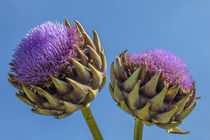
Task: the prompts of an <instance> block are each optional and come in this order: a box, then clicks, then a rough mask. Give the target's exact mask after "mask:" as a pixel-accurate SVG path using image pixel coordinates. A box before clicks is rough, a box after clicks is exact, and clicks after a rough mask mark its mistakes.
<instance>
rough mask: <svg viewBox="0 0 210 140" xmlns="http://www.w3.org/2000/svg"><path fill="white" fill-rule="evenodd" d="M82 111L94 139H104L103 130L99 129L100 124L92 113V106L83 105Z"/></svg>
mask: <svg viewBox="0 0 210 140" xmlns="http://www.w3.org/2000/svg"><path fill="white" fill-rule="evenodd" d="M81 112H82V115H83V117H84V118H85V121H86V123H87V125H88V127H89V129H90V132H91V134H92V136H93V138H94V140H103V137H102V135H101V132H100V131H99V129H98V126H97V124H96V122H95V119H94V118H93V114H92V113H91V110H90V108H89V107H83V108H81Z"/></svg>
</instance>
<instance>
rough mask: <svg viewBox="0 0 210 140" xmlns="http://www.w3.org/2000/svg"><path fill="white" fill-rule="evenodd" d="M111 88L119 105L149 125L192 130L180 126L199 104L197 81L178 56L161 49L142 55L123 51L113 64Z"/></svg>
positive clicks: (171, 130)
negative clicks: (193, 79) (194, 80)
mask: <svg viewBox="0 0 210 140" xmlns="http://www.w3.org/2000/svg"><path fill="white" fill-rule="evenodd" d="M109 89H110V93H111V96H112V98H113V100H114V101H115V102H117V105H118V106H119V107H120V108H121V109H122V110H124V111H125V112H127V113H128V114H131V115H132V116H134V117H135V118H138V119H140V120H141V121H142V122H143V123H144V124H145V125H153V124H155V125H157V126H158V127H160V128H163V129H166V130H167V132H169V133H174V134H186V133H189V132H182V131H181V130H179V129H178V128H176V127H177V126H179V125H180V124H181V123H182V120H183V119H185V118H186V117H187V116H188V115H189V114H190V113H191V112H192V110H193V109H194V107H195V106H196V102H194V100H195V98H196V95H195V94H196V93H195V82H193V81H192V78H191V76H190V75H189V73H188V71H187V70H186V64H185V63H184V62H183V61H182V60H180V59H179V58H177V57H176V56H175V55H173V54H171V53H169V52H165V51H163V50H159V49H154V50H153V51H151V52H143V53H142V54H140V55H130V54H126V52H123V53H122V54H121V55H120V56H117V57H116V65H115V66H114V62H113V63H112V65H111V69H110V84H109Z"/></svg>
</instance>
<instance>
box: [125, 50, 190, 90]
mask: <svg viewBox="0 0 210 140" xmlns="http://www.w3.org/2000/svg"><path fill="white" fill-rule="evenodd" d="M126 59H127V61H128V63H134V64H136V65H139V66H140V65H142V64H145V62H146V64H147V66H148V69H149V70H150V71H152V72H154V73H155V72H157V71H158V70H159V69H161V75H162V76H163V77H164V78H165V79H166V81H167V82H168V83H169V84H170V85H174V84H176V83H177V82H178V80H180V87H181V88H182V89H183V90H186V91H189V90H190V89H191V88H192V87H193V81H192V77H191V75H190V74H189V72H188V71H187V69H186V63H185V62H184V61H182V60H181V59H179V58H178V57H177V56H175V55H174V54H171V53H169V52H166V51H163V50H161V49H154V50H153V51H151V52H143V53H141V54H140V55H127V57H126Z"/></svg>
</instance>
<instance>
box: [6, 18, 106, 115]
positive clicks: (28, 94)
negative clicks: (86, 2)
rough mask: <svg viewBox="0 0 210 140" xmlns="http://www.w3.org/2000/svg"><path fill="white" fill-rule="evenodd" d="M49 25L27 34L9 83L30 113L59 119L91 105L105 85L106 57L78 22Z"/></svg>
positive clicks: (14, 56) (16, 56)
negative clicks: (30, 110)
mask: <svg viewBox="0 0 210 140" xmlns="http://www.w3.org/2000/svg"><path fill="white" fill-rule="evenodd" d="M75 24H76V26H75V27H71V25H70V24H69V22H68V21H67V20H65V26H63V25H62V24H59V23H52V22H46V23H44V24H42V25H40V26H38V27H36V28H34V29H33V30H32V31H31V32H29V33H28V34H27V35H26V37H25V38H24V39H23V40H22V41H21V43H20V44H19V45H18V47H17V49H16V52H15V54H14V55H13V60H12V62H11V63H10V65H11V72H12V73H10V74H9V79H8V80H9V82H10V84H11V85H13V86H14V87H15V88H17V89H18V90H19V93H16V96H17V97H18V98H19V99H20V100H21V101H22V102H24V103H26V104H28V105H30V106H32V107H33V108H32V112H34V113H37V114H40V115H48V116H54V117H55V118H57V119H61V118H64V117H67V116H69V115H70V114H72V113H73V112H75V111H77V110H79V109H81V108H82V107H84V106H89V105H90V103H91V101H93V99H94V98H95V97H96V95H97V93H98V92H99V91H100V90H101V89H102V88H103V86H104V85H105V83H106V76H105V72H106V59H105V56H104V51H103V49H102V47H101V44H100V40H99V37H98V34H97V33H96V32H95V31H93V35H94V41H92V40H91V38H90V37H89V36H88V34H87V33H86V32H85V30H84V29H83V27H82V26H81V24H80V23H79V22H78V21H75Z"/></svg>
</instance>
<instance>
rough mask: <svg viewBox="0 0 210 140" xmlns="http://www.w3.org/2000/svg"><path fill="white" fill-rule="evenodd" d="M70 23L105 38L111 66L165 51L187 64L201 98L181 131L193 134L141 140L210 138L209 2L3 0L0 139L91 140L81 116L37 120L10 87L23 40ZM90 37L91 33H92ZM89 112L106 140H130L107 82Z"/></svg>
mask: <svg viewBox="0 0 210 140" xmlns="http://www.w3.org/2000/svg"><path fill="white" fill-rule="evenodd" d="M65 17H67V18H68V19H69V20H70V22H71V23H72V24H73V21H74V20H79V21H80V23H81V24H82V25H83V26H84V28H85V29H86V31H87V32H88V33H89V34H92V30H93V29H95V30H96V31H97V32H98V34H99V35H100V38H101V42H102V45H103V47H104V50H105V54H106V56H107V61H108V72H107V75H108V77H109V68H110V64H111V62H112V61H113V60H114V59H115V56H116V55H118V54H120V53H121V52H122V51H123V50H125V49H129V52H131V53H135V52H139V51H140V50H152V49H153V48H161V49H164V50H167V51H170V52H172V53H174V54H176V55H177V56H179V57H180V58H182V59H183V60H184V61H186V63H187V64H188V70H189V71H190V73H191V74H192V76H193V79H194V80H195V81H196V87H197V95H198V96H201V97H202V99H201V100H199V101H198V104H197V107H196V108H195V110H194V111H193V112H192V113H191V114H190V116H189V117H188V118H187V119H185V120H184V122H183V124H182V125H181V126H180V127H179V128H181V129H183V130H186V131H187V130H190V131H191V133H190V134H188V135H181V136H179V135H172V134H167V133H166V132H165V130H163V129H160V128H157V127H156V126H152V127H147V126H146V127H145V129H144V136H143V137H144V140H160V139H161V140H177V139H180V140H197V139H199V140H209V138H210V109H209V106H210V93H209V92H210V90H209V88H210V82H209V79H210V76H209V72H210V1H209V0H135V1H134V0H127V1H126V0H103V1H102V0H74V1H73V0H54V1H53V0H0V48H1V51H0V62H1V63H0V64H1V69H0V73H1V74H0V91H1V93H0V108H1V109H0V139H1V140H91V139H92V136H91V134H90V132H89V130H88V127H87V125H86V124H85V121H84V119H83V118H82V115H81V112H80V111H78V112H76V113H74V114H73V115H71V116H69V117H68V118H65V119H63V120H56V119H54V118H52V117H46V116H39V115H36V114H33V113H32V112H31V111H30V107H28V106H27V105H25V104H23V103H22V102H20V101H19V100H18V99H17V98H16V97H15V95H14V94H15V92H16V91H17V90H16V89H14V88H13V87H11V86H10V85H9V83H8V82H7V78H8V76H7V73H8V72H9V66H8V63H9V62H10V60H11V56H12V54H13V53H14V51H13V50H14V48H15V47H16V45H17V44H18V43H19V41H20V40H21V39H22V38H23V37H24V36H25V34H26V33H27V32H28V30H30V28H33V27H35V26H37V25H38V24H41V23H43V22H45V21H48V20H51V21H55V20H57V21H59V22H63V21H64V18H65ZM91 36H92V35H91ZM91 109H92V111H93V113H94V116H95V118H96V121H97V123H98V126H99V128H100V129H101V132H102V134H103V136H104V138H105V140H132V139H133V127H134V119H133V118H132V117H131V116H130V115H127V114H126V113H124V112H123V111H122V110H120V109H119V108H118V107H117V106H116V103H115V102H114V101H113V100H112V98H111V96H110V94H109V91H108V83H107V85H106V86H105V87H104V89H103V90H102V91H101V93H100V94H99V95H98V96H97V98H96V99H95V100H94V101H93V103H92V105H91Z"/></svg>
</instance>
